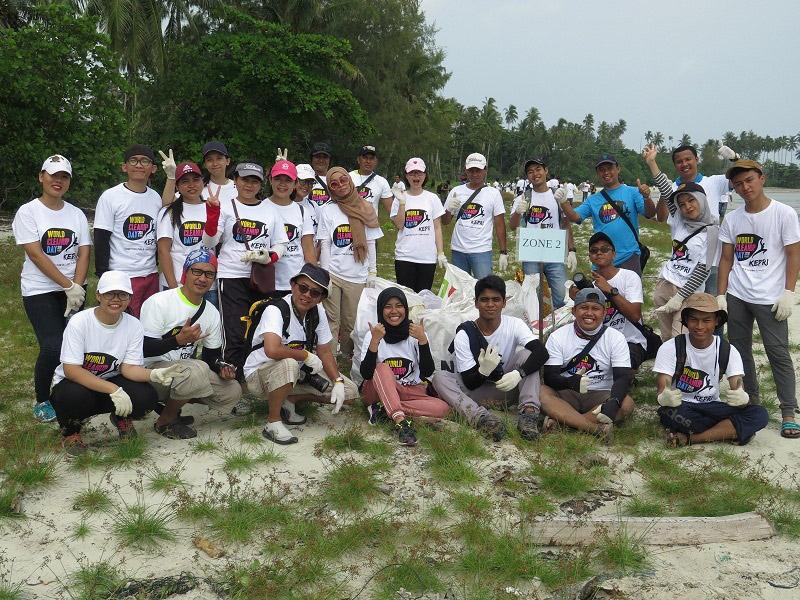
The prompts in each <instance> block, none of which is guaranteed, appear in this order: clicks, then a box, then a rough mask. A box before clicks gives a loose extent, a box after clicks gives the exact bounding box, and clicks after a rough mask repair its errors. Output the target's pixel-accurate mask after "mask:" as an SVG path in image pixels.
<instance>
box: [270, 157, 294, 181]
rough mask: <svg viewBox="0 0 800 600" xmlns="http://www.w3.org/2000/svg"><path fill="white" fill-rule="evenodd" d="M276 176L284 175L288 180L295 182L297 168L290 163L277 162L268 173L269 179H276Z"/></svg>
mask: <svg viewBox="0 0 800 600" xmlns="http://www.w3.org/2000/svg"><path fill="white" fill-rule="evenodd" d="M278 175H286V176H288V177H289V179H291V180H292V181H295V180H296V179H297V167H295V166H294V163H293V162H291V161H288V160H279V161H278V162H276V163H275V164H274V165H272V169H270V172H269V176H270V177H277V176H278Z"/></svg>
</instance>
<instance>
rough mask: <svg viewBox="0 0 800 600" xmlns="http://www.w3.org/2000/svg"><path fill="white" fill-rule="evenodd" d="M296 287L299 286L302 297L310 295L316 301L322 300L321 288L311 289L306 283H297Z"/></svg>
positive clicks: (298, 289)
mask: <svg viewBox="0 0 800 600" xmlns="http://www.w3.org/2000/svg"><path fill="white" fill-rule="evenodd" d="M295 285H297V291H298V292H300V294H301V295H302V294H308V295H309V296H311V297H312V298H314V299H317V298H322V290H321V289H319V288H312V287H309V286H307V285H306V284H305V283H297V284H295Z"/></svg>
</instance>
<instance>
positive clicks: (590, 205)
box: [575, 185, 644, 266]
mask: <svg viewBox="0 0 800 600" xmlns="http://www.w3.org/2000/svg"><path fill="white" fill-rule="evenodd" d="M605 191H606V193H607V194H608V195H609V196H611V198H612V199H613V200H614V203H615V204H616V205H617V208H618V209H619V210H621V211H622V212H623V213H625V216H627V217H628V219H630V221H631V224H632V225H633V226H634V227H635V228H636V233H637V235H638V233H639V215H643V214H644V198H642V195H641V194H640V193H639V189H638V188H635V187H631V186H629V185H621V186H620V187H618V188H616V189H614V190H605ZM575 212H576V213H578V216H579V217H580V218H581V222H583V220H584V219H587V218H589V217H592V226H593V227H594V231H595V233H596V232H598V231H602V232H603V233H605V234H606V235H607V236H608V237H610V238H611V240H612V241H613V242H614V247H615V249H616V251H617V256H616V258H615V259H614V265H615V266H619V265H621V264H622V263H624V262H625V261H626V260H628V259H629V258H630V257H631V256H633V255H634V254H637V255H638V254H640V252H639V244H638V243H637V242H636V238H635V237H634V235H633V232H631V228H630V227H628V225H627V223H625V221H624V219H622V218H621V217H620V216H619V215H618V214H617V213H616V211H615V210H614V209H613V208H612V207H611V206H610V205H609V204H608V202H607V201H606V199H605V198H604V197H603V194H602V193H600V192H597V193H595V194H592V195H591V196H589V197H588V198H587V199H586V201H585V202H584V203H583V204H581V205H580V206H578V207H577V208H576V209H575Z"/></svg>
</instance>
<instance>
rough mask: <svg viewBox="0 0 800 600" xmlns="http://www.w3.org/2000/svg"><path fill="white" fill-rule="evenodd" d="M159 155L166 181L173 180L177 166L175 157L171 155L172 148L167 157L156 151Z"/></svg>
mask: <svg viewBox="0 0 800 600" xmlns="http://www.w3.org/2000/svg"><path fill="white" fill-rule="evenodd" d="M158 153H159V154H160V155H161V159H162V161H161V168H162V169H164V173H166V174H167V179H175V171H176V169H177V168H178V165H176V164H175V157H174V156H173V155H172V148H170V149H169V156H167V155H166V154H164V153H163V152H162V151H161V150H159V151H158Z"/></svg>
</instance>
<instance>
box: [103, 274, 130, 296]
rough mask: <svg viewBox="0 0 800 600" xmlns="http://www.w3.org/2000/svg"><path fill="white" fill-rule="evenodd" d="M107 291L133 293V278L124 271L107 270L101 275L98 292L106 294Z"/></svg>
mask: <svg viewBox="0 0 800 600" xmlns="http://www.w3.org/2000/svg"><path fill="white" fill-rule="evenodd" d="M106 292H128V293H129V294H133V288H132V287H131V278H130V277H128V275H127V274H126V273H123V272H122V271H106V272H105V273H103V274H102V275H101V276H100V281H98V282H97V293H98V294H105V293H106Z"/></svg>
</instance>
